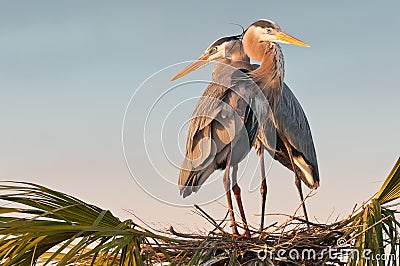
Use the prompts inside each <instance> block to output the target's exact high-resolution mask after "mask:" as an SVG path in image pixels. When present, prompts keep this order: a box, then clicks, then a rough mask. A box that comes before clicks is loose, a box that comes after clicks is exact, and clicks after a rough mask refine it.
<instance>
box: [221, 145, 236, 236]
mask: <svg viewBox="0 0 400 266" xmlns="http://www.w3.org/2000/svg"><path fill="white" fill-rule="evenodd" d="M230 166H231V153H230V152H229V153H228V157H227V158H226V166H225V174H224V180H223V181H224V188H225V194H226V198H227V201H228V209H229V214H230V216H231V223H232V234H233V235H234V236H238V235H239V232H238V230H237V228H236V222H235V214H234V213H233V206H232V197H231V182H230V180H229V168H230Z"/></svg>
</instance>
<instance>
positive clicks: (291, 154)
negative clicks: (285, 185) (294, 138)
mask: <svg viewBox="0 0 400 266" xmlns="http://www.w3.org/2000/svg"><path fill="white" fill-rule="evenodd" d="M285 146H286V148H287V150H288V153H289V158H290V163H291V164H292V169H293V173H294V175H295V181H294V183H295V184H296V187H297V190H298V192H299V195H300V200H301V204H302V205H303V213H304V217H305V218H306V221H307V226H310V225H309V222H310V221H309V220H308V214H307V209H306V203H305V202H304V196H303V189H302V187H301V179H300V177H299V176H298V175H297V173H296V168H295V166H294V161H293V153H292V148H291V147H290V146H289V144H287V145H286V144H285Z"/></svg>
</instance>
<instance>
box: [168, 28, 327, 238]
mask: <svg viewBox="0 0 400 266" xmlns="http://www.w3.org/2000/svg"><path fill="white" fill-rule="evenodd" d="M278 43H287V44H294V45H299V46H306V47H307V46H308V45H307V44H306V43H304V42H302V41H300V40H298V39H296V38H294V37H292V36H290V35H288V34H286V33H284V32H282V31H281V29H280V27H279V26H278V25H277V24H276V23H274V22H272V21H270V20H258V21H256V22H254V23H253V24H251V25H250V26H249V27H248V28H247V29H246V30H245V31H244V32H243V34H241V35H237V36H230V37H224V38H221V39H219V40H217V41H215V42H214V43H212V44H211V45H210V46H209V47H208V48H207V49H206V51H205V52H204V54H203V55H201V56H200V57H199V58H197V59H196V60H195V61H194V62H193V63H191V64H190V65H188V66H187V67H186V68H184V69H183V70H182V71H181V72H179V73H178V74H177V75H176V76H175V77H173V78H172V80H176V79H178V78H180V77H183V76H184V75H186V74H188V73H190V72H192V71H194V70H196V69H198V68H200V67H201V66H203V65H205V64H207V63H210V62H213V61H218V63H217V64H216V65H215V66H214V69H213V73H212V82H211V83H210V84H209V86H208V87H207V89H206V90H205V92H204V93H203V95H202V97H201V98H200V100H199V101H198V103H197V105H196V107H195V109H194V111H193V113H192V117H191V120H190V123H189V132H188V137H187V142H186V156H185V159H184V162H183V164H182V168H181V171H180V175H179V181H178V183H179V187H180V192H181V195H183V197H186V196H188V195H190V194H191V193H192V192H197V190H198V189H199V187H200V186H201V185H202V184H203V183H204V182H205V181H206V180H207V178H208V177H209V176H210V175H211V174H212V173H213V172H214V171H215V170H217V169H225V173H224V177H223V183H224V188H225V192H226V197H227V201H228V208H229V213H230V219H231V223H232V233H233V235H236V236H238V235H239V233H238V230H237V227H236V223H235V217H234V212H233V207H232V199H231V190H232V191H233V194H234V196H235V198H236V201H237V204H238V208H239V211H240V215H241V218H242V221H243V224H244V233H243V235H245V236H250V230H249V228H248V226H247V221H246V216H245V212H244V209H243V204H242V200H241V194H240V187H239V186H238V184H237V171H238V164H239V163H240V161H241V160H242V159H243V158H244V157H245V156H246V155H247V154H248V152H249V151H250V150H251V148H252V147H253V146H254V148H255V149H256V151H257V153H258V155H259V158H260V169H261V179H262V182H261V187H260V192H261V198H262V199H261V222H260V230H261V231H262V230H263V228H264V214H265V202H266V193H267V183H266V177H265V168H264V149H266V150H267V151H268V152H269V153H270V154H271V156H272V157H273V158H274V159H275V160H277V161H279V162H280V163H281V164H282V165H284V166H285V167H287V168H288V169H290V170H291V171H293V172H294V174H295V184H296V187H297V189H298V192H299V196H300V199H301V202H302V205H303V211H304V216H305V219H306V220H307V221H308V215H307V210H306V206H305V203H304V197H303V192H302V187H301V181H303V182H304V183H305V184H306V185H307V186H308V187H309V188H317V187H318V186H319V172H318V163H317V157H316V153H315V148H314V143H313V139H312V135H311V130H310V126H309V124H308V121H307V118H306V115H305V113H304V111H303V109H302V107H301V105H300V103H299V102H298V100H297V99H296V97H295V96H294V95H293V93H292V92H291V90H290V89H289V87H288V86H287V85H286V84H285V83H284V60H283V54H282V51H281V47H280V46H279V44H278ZM250 58H251V59H253V60H254V61H257V62H261V64H260V65H252V64H251V63H250ZM230 167H233V170H232V175H231V179H230V177H229V172H230Z"/></svg>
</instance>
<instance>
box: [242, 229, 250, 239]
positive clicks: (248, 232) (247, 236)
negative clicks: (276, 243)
mask: <svg viewBox="0 0 400 266" xmlns="http://www.w3.org/2000/svg"><path fill="white" fill-rule="evenodd" d="M241 237H243V238H251V234H250V230H249V228H246V229H245V230H244V232H243V234H242V235H241Z"/></svg>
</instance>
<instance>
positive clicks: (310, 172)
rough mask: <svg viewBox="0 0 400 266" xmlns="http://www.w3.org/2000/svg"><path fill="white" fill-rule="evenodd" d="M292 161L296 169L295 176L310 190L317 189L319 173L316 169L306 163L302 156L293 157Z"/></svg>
mask: <svg viewBox="0 0 400 266" xmlns="http://www.w3.org/2000/svg"><path fill="white" fill-rule="evenodd" d="M293 161H294V164H295V166H296V167H295V168H296V174H297V175H298V176H300V178H301V180H302V181H303V182H304V183H305V184H306V185H307V187H309V188H311V189H315V188H318V187H319V173H318V169H314V168H313V167H312V166H311V165H310V164H309V163H307V162H306V161H305V160H304V158H303V156H293Z"/></svg>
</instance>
